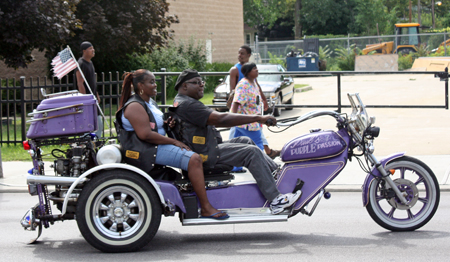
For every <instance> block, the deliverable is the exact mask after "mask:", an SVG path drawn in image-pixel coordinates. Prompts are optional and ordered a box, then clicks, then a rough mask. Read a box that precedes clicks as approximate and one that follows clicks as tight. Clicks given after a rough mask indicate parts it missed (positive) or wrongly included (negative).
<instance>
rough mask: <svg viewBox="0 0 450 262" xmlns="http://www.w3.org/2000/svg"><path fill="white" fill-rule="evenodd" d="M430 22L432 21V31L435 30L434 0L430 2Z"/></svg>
mask: <svg viewBox="0 0 450 262" xmlns="http://www.w3.org/2000/svg"><path fill="white" fill-rule="evenodd" d="M431 20H432V21H433V29H435V28H436V24H435V23H434V0H431Z"/></svg>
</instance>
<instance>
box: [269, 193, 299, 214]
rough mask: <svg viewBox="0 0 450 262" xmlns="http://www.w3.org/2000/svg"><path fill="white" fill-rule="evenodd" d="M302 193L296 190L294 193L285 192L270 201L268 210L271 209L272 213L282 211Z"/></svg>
mask: <svg viewBox="0 0 450 262" xmlns="http://www.w3.org/2000/svg"><path fill="white" fill-rule="evenodd" d="M301 195H302V191H301V190H298V191H297V192H295V193H287V194H284V195H279V196H277V197H276V198H275V199H274V200H272V203H270V210H272V215H276V214H279V213H281V212H283V210H285V209H286V208H288V207H290V206H292V205H293V204H294V203H295V202H297V200H298V199H299V198H300V196H301Z"/></svg>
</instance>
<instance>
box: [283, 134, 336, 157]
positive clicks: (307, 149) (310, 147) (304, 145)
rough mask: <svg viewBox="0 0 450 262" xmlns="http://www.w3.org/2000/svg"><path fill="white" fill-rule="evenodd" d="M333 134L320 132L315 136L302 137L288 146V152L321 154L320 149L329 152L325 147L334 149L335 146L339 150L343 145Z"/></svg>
mask: <svg viewBox="0 0 450 262" xmlns="http://www.w3.org/2000/svg"><path fill="white" fill-rule="evenodd" d="M333 135H334V134H333V133H331V134H326V133H320V135H317V136H312V137H304V138H302V139H299V140H297V141H294V143H292V144H291V145H290V146H289V149H290V153H291V155H304V154H321V152H320V151H327V152H328V153H329V151H328V150H327V149H331V150H333V151H334V149H335V147H336V149H338V150H340V149H341V148H342V147H343V145H342V142H341V140H340V139H337V138H336V137H335V136H333ZM324 153H325V152H324Z"/></svg>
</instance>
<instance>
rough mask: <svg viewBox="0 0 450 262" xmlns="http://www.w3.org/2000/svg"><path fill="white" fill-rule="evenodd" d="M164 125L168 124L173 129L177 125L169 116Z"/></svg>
mask: <svg viewBox="0 0 450 262" xmlns="http://www.w3.org/2000/svg"><path fill="white" fill-rule="evenodd" d="M164 123H166V124H168V125H169V127H170V128H174V127H175V126H176V125H177V121H175V119H173V117H171V116H169V118H168V119H167V120H166V121H164Z"/></svg>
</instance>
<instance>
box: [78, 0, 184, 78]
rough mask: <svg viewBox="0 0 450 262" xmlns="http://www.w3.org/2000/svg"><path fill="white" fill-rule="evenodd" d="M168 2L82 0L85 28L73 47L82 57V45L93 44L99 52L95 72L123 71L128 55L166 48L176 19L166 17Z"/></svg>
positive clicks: (79, 7) (80, 16) (79, 11)
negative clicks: (84, 43)
mask: <svg viewBox="0 0 450 262" xmlns="http://www.w3.org/2000/svg"><path fill="white" fill-rule="evenodd" d="M168 11H169V4H168V3H167V1H166V0H95V1H93V0H91V1H88V0H81V1H80V2H79V3H78V5H77V11H76V13H75V14H76V17H77V18H79V19H80V20H81V22H82V25H83V28H80V29H77V30H76V31H75V33H76V34H75V36H74V37H73V38H71V39H70V41H69V44H70V46H71V47H72V48H73V49H74V50H75V51H76V52H74V53H77V54H81V51H80V49H79V48H80V47H79V46H80V44H81V43H82V42H83V41H90V42H91V43H92V44H93V45H94V47H95V50H96V55H95V58H94V63H95V66H96V71H99V72H108V71H114V70H117V69H118V68H121V64H122V63H123V61H124V60H126V59H127V55H128V54H133V53H134V54H145V53H147V52H152V51H153V50H154V49H155V48H157V47H161V46H166V45H167V40H168V39H170V38H171V33H173V30H170V28H169V27H170V25H171V24H172V23H177V22H178V18H177V17H176V16H167V12H168Z"/></svg>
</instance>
